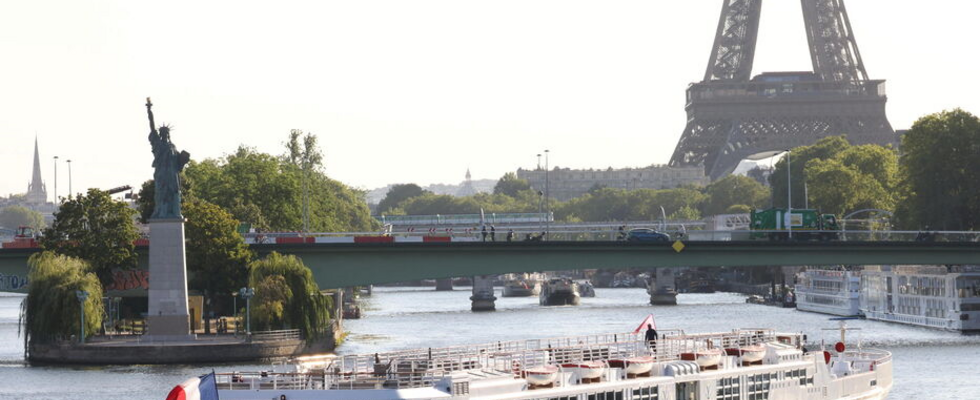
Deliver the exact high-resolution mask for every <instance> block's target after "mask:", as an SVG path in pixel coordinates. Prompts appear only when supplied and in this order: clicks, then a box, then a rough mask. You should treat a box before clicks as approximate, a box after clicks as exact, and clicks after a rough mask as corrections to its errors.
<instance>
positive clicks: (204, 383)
mask: <svg viewBox="0 0 980 400" xmlns="http://www.w3.org/2000/svg"><path fill="white" fill-rule="evenodd" d="M167 400H218V385H217V383H216V382H215V380H214V371H212V372H211V373H210V374H207V375H201V376H200V377H198V378H191V379H188V380H186V381H184V383H181V384H180V385H177V387H175V388H174V390H171V391H170V394H168V395H167Z"/></svg>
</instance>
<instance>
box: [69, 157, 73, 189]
mask: <svg viewBox="0 0 980 400" xmlns="http://www.w3.org/2000/svg"><path fill="white" fill-rule="evenodd" d="M72 193H73V192H72V190H71V160H68V197H71V195H72Z"/></svg>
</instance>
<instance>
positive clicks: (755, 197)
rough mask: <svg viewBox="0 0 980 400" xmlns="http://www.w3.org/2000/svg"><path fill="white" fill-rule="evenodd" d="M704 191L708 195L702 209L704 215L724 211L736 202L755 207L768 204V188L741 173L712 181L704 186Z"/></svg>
mask: <svg viewBox="0 0 980 400" xmlns="http://www.w3.org/2000/svg"><path fill="white" fill-rule="evenodd" d="M705 193H706V194H707V195H708V198H707V200H706V201H705V203H704V209H703V211H704V214H705V215H718V214H722V213H725V212H726V211H727V210H728V209H729V208H730V207H731V206H733V205H736V204H744V205H747V206H749V207H750V208H756V209H758V208H762V207H765V206H766V205H768V204H769V189H767V188H766V187H765V186H762V184H760V183H759V182H757V181H756V180H755V179H752V178H749V177H747V176H742V175H729V176H726V177H724V178H722V179H720V180H718V181H715V182H712V183H711V184H710V185H708V186H707V187H706V188H705Z"/></svg>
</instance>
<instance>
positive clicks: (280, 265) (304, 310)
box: [249, 252, 333, 339]
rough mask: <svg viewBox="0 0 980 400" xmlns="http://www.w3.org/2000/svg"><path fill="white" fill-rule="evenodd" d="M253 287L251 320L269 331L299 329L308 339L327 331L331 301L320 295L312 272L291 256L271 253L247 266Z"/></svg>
mask: <svg viewBox="0 0 980 400" xmlns="http://www.w3.org/2000/svg"><path fill="white" fill-rule="evenodd" d="M249 286H251V287H254V288H255V302H256V303H255V304H256V305H255V307H254V308H253V309H252V320H253V321H256V323H257V324H258V325H257V326H262V327H267V328H270V329H283V328H291V329H299V330H300V332H301V333H302V334H303V336H304V337H305V338H307V339H315V338H318V337H320V336H322V335H324V334H325V333H326V332H329V331H330V326H329V325H330V309H331V308H332V303H333V301H332V299H331V298H330V297H329V296H325V295H323V294H322V293H320V287H319V285H317V283H316V281H315V280H313V272H312V271H310V269H309V268H308V267H307V266H306V265H304V264H303V261H302V260H300V259H299V258H298V257H296V256H293V255H282V254H279V253H275V252H273V253H271V254H269V255H268V256H266V257H265V258H262V259H260V260H256V261H253V262H252V263H251V264H250V265H249Z"/></svg>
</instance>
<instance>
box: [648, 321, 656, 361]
mask: <svg viewBox="0 0 980 400" xmlns="http://www.w3.org/2000/svg"><path fill="white" fill-rule="evenodd" d="M646 339H647V344H649V345H650V350H651V351H653V353H654V354H656V353H657V330H656V329H653V324H649V325H647V336H646Z"/></svg>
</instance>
